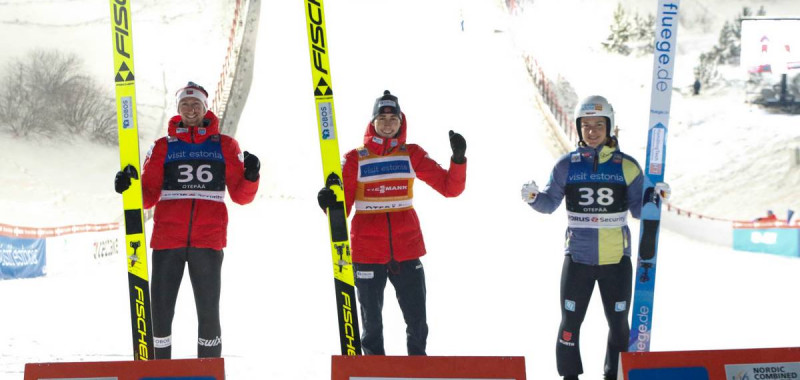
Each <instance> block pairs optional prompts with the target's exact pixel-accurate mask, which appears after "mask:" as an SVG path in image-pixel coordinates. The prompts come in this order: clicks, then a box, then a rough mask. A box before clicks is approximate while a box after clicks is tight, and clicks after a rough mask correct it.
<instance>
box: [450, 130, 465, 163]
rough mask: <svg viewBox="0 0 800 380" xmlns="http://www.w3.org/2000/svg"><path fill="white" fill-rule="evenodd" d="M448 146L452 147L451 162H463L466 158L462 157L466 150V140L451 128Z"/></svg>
mask: <svg viewBox="0 0 800 380" xmlns="http://www.w3.org/2000/svg"><path fill="white" fill-rule="evenodd" d="M450 148H451V149H453V162H455V163H457V164H463V163H464V161H465V160H466V158H464V153H466V152H467V140H464V136H461V135H460V134H458V133H455V132H453V131H452V130H451V131H450Z"/></svg>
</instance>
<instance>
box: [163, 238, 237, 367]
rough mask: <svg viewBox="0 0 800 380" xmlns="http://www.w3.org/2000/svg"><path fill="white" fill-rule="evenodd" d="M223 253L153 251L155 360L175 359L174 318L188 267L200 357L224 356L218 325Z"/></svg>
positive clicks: (181, 250) (207, 250) (180, 250)
mask: <svg viewBox="0 0 800 380" xmlns="http://www.w3.org/2000/svg"><path fill="white" fill-rule="evenodd" d="M223 256H224V253H223V252H222V250H215V249H211V248H193V247H188V248H176V249H164V250H153V259H152V260H153V278H152V283H153V288H152V291H151V292H150V293H151V298H152V301H153V336H154V340H155V353H156V359H170V358H171V357H172V318H173V317H174V316H175V303H176V302H177V300H178V290H179V289H180V286H181V280H182V279H183V272H184V268H185V267H186V265H187V264H188V266H189V279H190V280H191V282H192V291H193V292H194V302H195V307H196V309H197V357H199V358H218V357H220V356H221V355H222V340H221V327H220V321H219V296H220V277H221V271H222V258H223Z"/></svg>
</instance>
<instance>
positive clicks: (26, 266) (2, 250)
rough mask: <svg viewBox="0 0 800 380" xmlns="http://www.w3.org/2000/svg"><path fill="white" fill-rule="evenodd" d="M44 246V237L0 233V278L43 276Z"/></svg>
mask: <svg viewBox="0 0 800 380" xmlns="http://www.w3.org/2000/svg"><path fill="white" fill-rule="evenodd" d="M46 247H47V244H45V239H29V238H12V237H8V236H2V235H0V280H8V279H14V278H30V277H39V276H44V274H45V268H46V265H47V260H46V257H47V255H46V251H47V249H46Z"/></svg>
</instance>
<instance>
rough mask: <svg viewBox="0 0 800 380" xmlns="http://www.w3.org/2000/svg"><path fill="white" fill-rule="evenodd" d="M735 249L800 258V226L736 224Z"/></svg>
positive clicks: (783, 223)
mask: <svg viewBox="0 0 800 380" xmlns="http://www.w3.org/2000/svg"><path fill="white" fill-rule="evenodd" d="M733 249H735V250H739V251H748V252H763V253H771V254H774V255H781V256H789V257H799V256H800V226H793V225H790V224H787V223H785V222H735V223H734V224H733Z"/></svg>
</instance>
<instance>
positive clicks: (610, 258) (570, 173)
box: [522, 96, 669, 380]
mask: <svg viewBox="0 0 800 380" xmlns="http://www.w3.org/2000/svg"><path fill="white" fill-rule="evenodd" d="M575 125H576V128H577V130H578V136H579V138H580V142H579V146H578V148H577V149H576V150H575V151H573V152H570V153H568V154H566V155H564V156H563V157H561V158H560V159H559V160H558V162H556V165H555V167H554V168H553V171H552V173H551V175H550V180H549V182H548V183H547V185H546V186H545V187H544V188H543V189H542V190H541V191H539V189H538V187H537V186H536V183H534V182H533V181H531V182H529V183H527V184H525V185H524V186H523V187H522V198H523V200H525V201H526V202H527V203H528V204H529V205H530V206H531V208H533V209H534V210H536V211H539V212H542V213H547V214H549V213H552V212H553V211H555V210H556V209H557V208H558V206H559V205H560V204H561V201H562V199H566V206H567V232H566V242H565V245H564V247H565V248H564V250H565V254H566V257H565V259H564V265H563V268H562V272H561V326H560V328H559V333H558V340H557V344H556V361H557V367H558V373H559V375H561V376H564V379H565V380H576V379H578V375H580V374H581V373H583V365H582V363H581V357H580V348H579V344H578V342H579V336H580V327H581V323H582V322H583V318H584V316H585V315H586V310H587V307H588V306H589V299H590V297H591V296H592V291H593V290H594V284H595V282H597V283H598V285H599V287H600V295H601V298H602V301H603V308H604V310H605V315H606V319H607V320H608V325H609V329H610V331H609V334H608V345H607V349H606V360H605V368H604V375H605V378H606V379H616V378H617V360H618V357H619V353H620V352H622V351H625V350H626V349H627V346H628V344H627V343H628V335H629V333H630V326H629V324H628V310H629V307H630V302H631V287H632V286H631V284H632V264H631V258H630V256H631V233H630V230H629V229H628V212H630V213H631V215H633V217H634V218H638V217H639V214H640V212H641V209H642V184H643V182H644V177H643V175H642V169H641V168H640V167H639V164H638V163H637V162H636V160H634V159H633V158H632V157H631V156H629V155H627V154H625V153H622V152H621V151H620V150H619V146H618V143H617V139H616V137H612V136H611V128H612V127H613V126H614V110H613V108H612V107H611V105H610V104H609V103H608V101H607V100H606V99H605V98H603V97H601V96H590V97H588V98H586V99H584V100H583V102H581V104H579V105H578V107H577V109H576V111H575ZM656 190H657V191H660V192H662V193H663V194H667V193H668V191H669V187H668V186H667V185H666V184H663V183H660V184H658V185H656Z"/></svg>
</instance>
